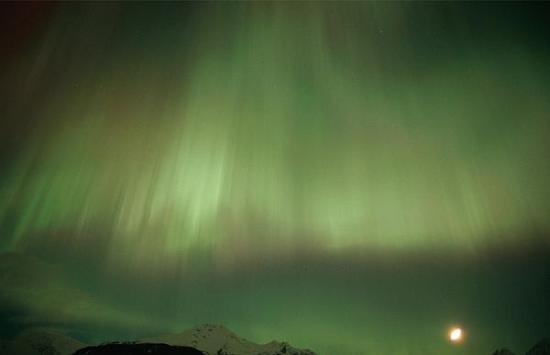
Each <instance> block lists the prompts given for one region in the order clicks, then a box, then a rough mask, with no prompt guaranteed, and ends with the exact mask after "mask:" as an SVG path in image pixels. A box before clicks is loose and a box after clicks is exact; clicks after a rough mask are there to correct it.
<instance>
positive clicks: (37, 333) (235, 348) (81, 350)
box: [0, 324, 550, 355]
mask: <svg viewBox="0 0 550 355" xmlns="http://www.w3.org/2000/svg"><path fill="white" fill-rule="evenodd" d="M4 354H5V355H8V354H9V355H114V354H116V355H316V354H315V353H314V352H313V351H311V350H303V349H298V348H294V347H292V346H291V345H289V344H288V343H286V342H278V341H272V342H269V343H267V344H256V343H253V342H250V341H248V340H246V339H244V338H241V337H239V336H237V335H236V334H234V333H233V332H231V331H230V330H229V329H227V328H225V327H224V326H222V325H212V324H205V325H201V326H197V327H194V328H192V329H189V330H187V331H184V332H182V333H178V334H170V335H162V336H158V337H154V338H148V339H141V340H138V341H135V342H127V343H119V342H117V343H109V344H102V345H97V346H90V345H88V344H84V343H81V342H79V341H77V340H75V339H73V338H71V337H68V336H66V335H64V334H61V333H58V332H55V331H52V330H49V329H29V330H26V331H24V332H22V333H21V334H19V335H18V336H17V337H15V338H14V339H12V340H9V341H5V340H2V339H0V355H4ZM520 354H525V355H550V340H549V339H547V338H545V339H542V340H541V341H539V342H538V343H536V344H535V345H534V346H533V347H532V348H531V349H529V350H528V351H527V352H526V353H514V352H512V351H511V350H508V349H504V348H503V349H499V350H496V351H495V352H493V353H492V355H520ZM326 355H339V354H326ZM365 355H372V354H365Z"/></svg>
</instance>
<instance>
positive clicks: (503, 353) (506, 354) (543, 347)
mask: <svg viewBox="0 0 550 355" xmlns="http://www.w3.org/2000/svg"><path fill="white" fill-rule="evenodd" d="M493 355H516V354H514V353H513V352H511V351H510V350H508V349H500V350H497V351H495V352H494V353H493ZM525 355H550V339H548V338H544V339H542V340H541V341H539V342H538V343H536V344H535V346H533V347H532V348H531V349H529V351H527V352H526V353H525Z"/></svg>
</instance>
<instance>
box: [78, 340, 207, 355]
mask: <svg viewBox="0 0 550 355" xmlns="http://www.w3.org/2000/svg"><path fill="white" fill-rule="evenodd" d="M74 355H204V353H203V352H202V351H199V350H197V349H194V348H191V347H188V346H174V345H168V344H147V343H143V344H104V345H98V346H87V347H85V348H82V349H80V350H78V351H77V352H75V353H74Z"/></svg>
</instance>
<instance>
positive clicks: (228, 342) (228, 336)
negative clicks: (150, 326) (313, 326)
mask: <svg viewBox="0 0 550 355" xmlns="http://www.w3.org/2000/svg"><path fill="white" fill-rule="evenodd" d="M141 342H147V343H165V344H170V345H183V346H192V347H194V348H197V349H199V350H201V351H203V352H204V353H205V354H207V355H276V354H288V355H315V353H314V352H312V351H310V350H301V349H296V348H293V347H292V346H290V345H289V344H288V343H284V342H277V341H272V342H270V343H267V344H256V343H253V342H250V341H248V340H246V339H243V338H240V337H238V336H237V335H236V334H235V333H233V332H231V331H230V330H229V329H227V328H225V327H224V326H222V325H212V324H204V325H201V326H197V327H194V328H192V329H189V330H187V331H184V332H183V333H180V334H173V335H162V336H158V337H153V338H147V339H142V340H141Z"/></svg>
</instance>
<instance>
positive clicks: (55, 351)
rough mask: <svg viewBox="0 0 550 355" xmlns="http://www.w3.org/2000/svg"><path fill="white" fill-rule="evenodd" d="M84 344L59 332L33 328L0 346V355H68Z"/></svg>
mask: <svg viewBox="0 0 550 355" xmlns="http://www.w3.org/2000/svg"><path fill="white" fill-rule="evenodd" d="M85 346H86V344H84V343H81V342H79V341H78V340H76V339H73V338H71V337H68V336H66V335H63V334H61V333H59V332H56V331H53V330H50V329H43V328H34V329H28V330H25V331H24V332H22V333H21V334H19V335H18V336H17V337H15V339H13V340H11V341H4V342H3V343H2V344H1V345H0V354H9V355H70V354H73V353H74V352H75V351H77V350H78V349H80V348H83V347H85Z"/></svg>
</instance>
